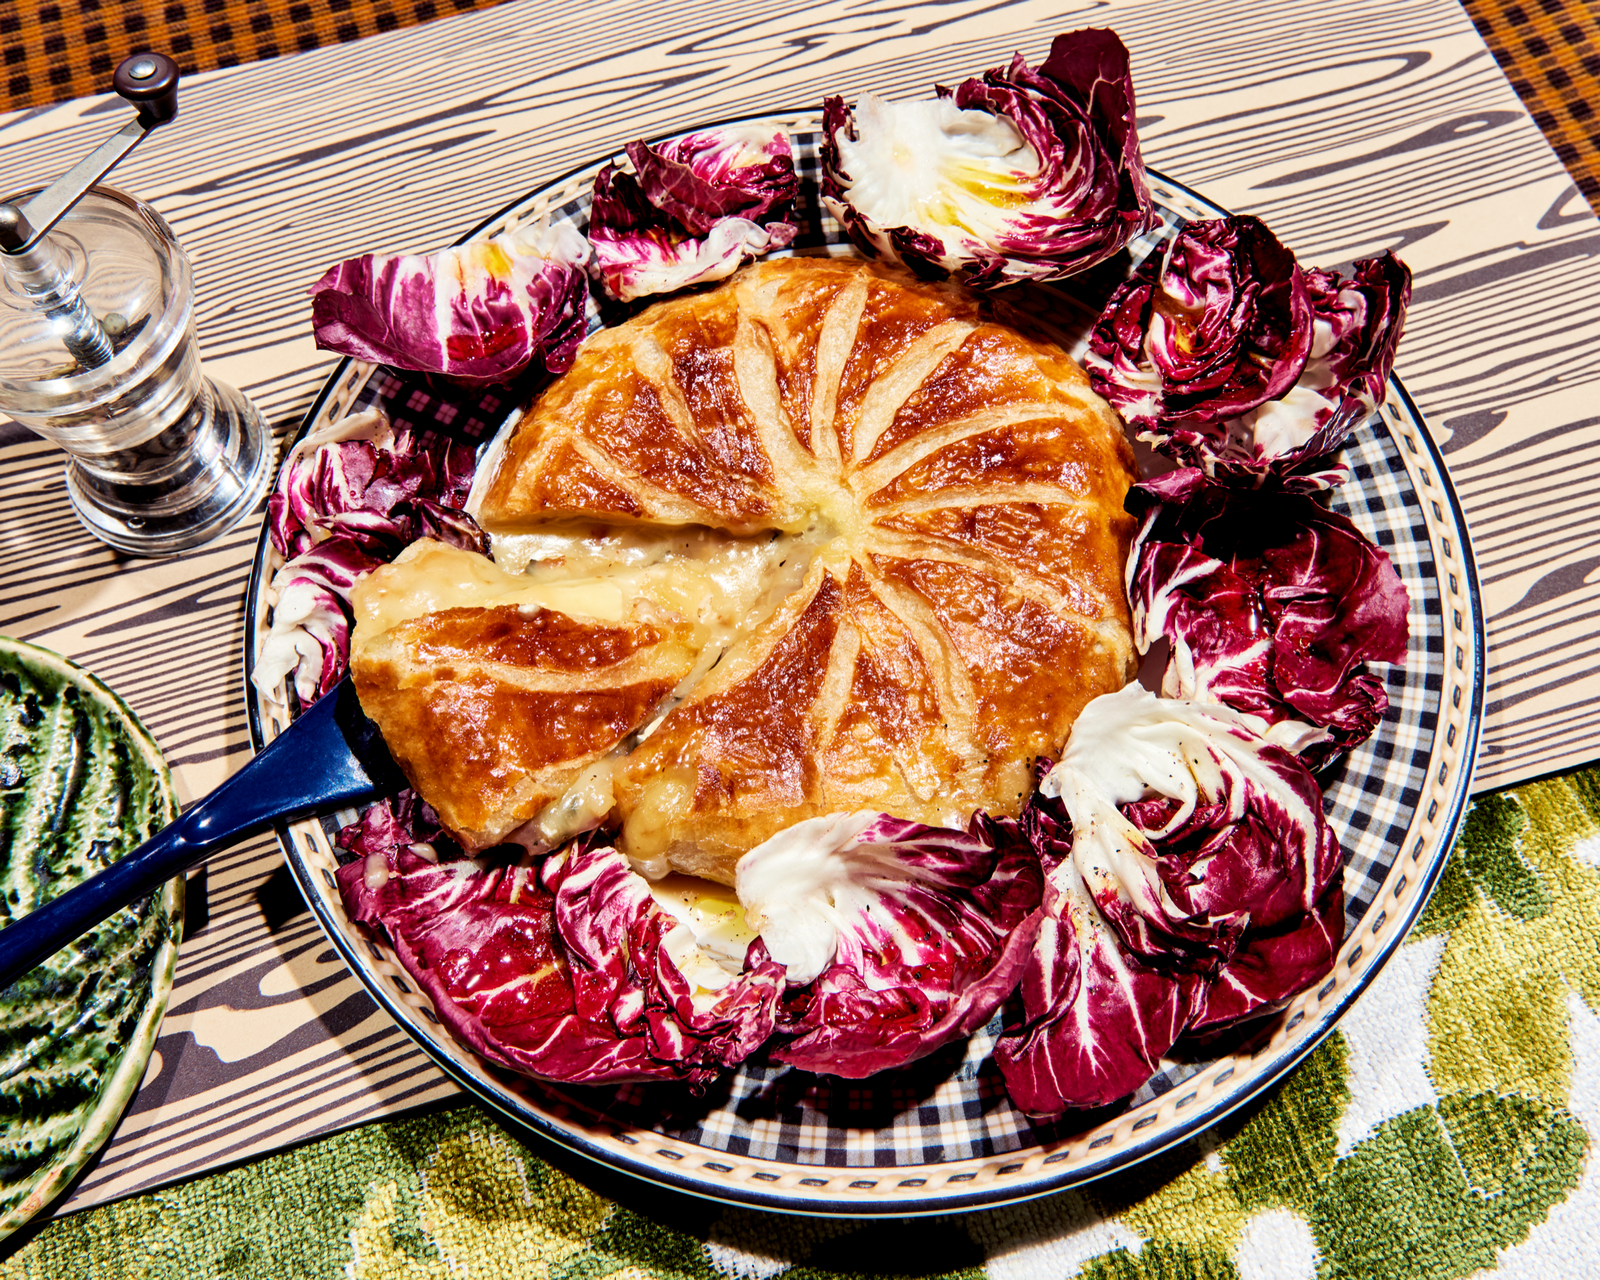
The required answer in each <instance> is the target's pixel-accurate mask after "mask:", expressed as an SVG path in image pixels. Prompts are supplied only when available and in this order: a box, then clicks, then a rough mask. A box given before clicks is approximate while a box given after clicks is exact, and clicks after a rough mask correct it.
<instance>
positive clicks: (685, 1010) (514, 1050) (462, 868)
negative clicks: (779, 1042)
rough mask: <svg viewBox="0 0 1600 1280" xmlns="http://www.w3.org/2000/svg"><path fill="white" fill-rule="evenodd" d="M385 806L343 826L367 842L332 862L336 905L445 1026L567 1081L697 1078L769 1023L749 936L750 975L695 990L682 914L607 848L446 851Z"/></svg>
mask: <svg viewBox="0 0 1600 1280" xmlns="http://www.w3.org/2000/svg"><path fill="white" fill-rule="evenodd" d="M386 808H387V806H386V805H384V804H380V805H377V806H374V809H373V810H370V811H369V813H368V815H367V817H366V818H364V819H363V822H362V824H361V825H360V827H359V828H357V829H352V830H347V831H346V832H344V833H341V840H342V842H343V843H345V844H346V845H347V846H349V847H351V848H353V849H355V850H357V851H358V852H361V853H362V854H363V856H362V857H360V858H358V859H357V860H356V861H354V862H350V863H348V864H346V865H345V866H343V867H341V868H340V869H339V872H338V884H339V892H340V896H341V897H342V898H343V900H344V904H345V909H346V911H348V912H349V914H350V918H351V919H352V920H356V921H359V922H360V923H363V924H366V925H369V926H371V927H373V928H375V929H380V930H382V931H383V933H385V934H386V935H387V936H388V938H389V940H390V942H391V943H392V944H393V946H394V949H395V953H396V954H397V955H398V956H399V958H400V960H401V962H402V963H403V964H404V965H405V967H406V969H407V971H408V972H409V973H410V974H411V975H412V976H413V977H414V978H415V979H416V980H417V982H418V983H420V984H421V985H422V987H423V989H424V990H425V991H426V992H427V993H428V995H429V997H430V998H431V999H432V1001H433V1005H434V1009H435V1011H436V1012H437V1013H438V1016H439V1018H440V1020H441V1021H442V1022H443V1023H444V1025H445V1026H446V1027H447V1028H448V1029H449V1030H450V1031H451V1032H452V1034H454V1035H455V1036H456V1037H457V1038H458V1039H460V1040H462V1041H463V1042H465V1043H466V1044H468V1045H470V1046H471V1047H472V1048H473V1049H475V1050H476V1051H477V1052H478V1053H479V1054H481V1055H482V1056H483V1057H485V1058H487V1059H488V1060H490V1061H491V1062H495V1063H499V1064H501V1065H503V1066H507V1067H510V1068H512V1069H513V1070H516V1071H521V1072H524V1073H527V1074H530V1075H535V1076H540V1077H543V1078H545V1079H550V1080H560V1081H565V1082H569V1083H574V1084H596V1083H604V1082H615V1081H627V1080H685V1081H688V1082H689V1083H691V1084H697V1085H698V1084H703V1083H704V1082H705V1081H707V1080H709V1079H711V1078H713V1077H714V1076H715V1075H716V1074H717V1073H718V1071H719V1070H720V1069H721V1068H722V1067H724V1066H728V1065H731V1064H733V1063H735V1062H738V1061H740V1060H741V1059H742V1058H743V1057H744V1056H745V1055H746V1054H748V1053H749V1052H750V1051H751V1050H753V1049H754V1048H755V1047H756V1046H758V1045H759V1044H760V1043H761V1041H762V1040H763V1039H765V1037H766V1035H767V1033H768V1032H770V1030H771V1027H772V1022H773V1018H774V1016H775V1012H776V1005H777V998H778V993H779V992H780V990H781V989H782V985H783V971H782V969H781V968H780V967H778V966H777V965H775V964H774V963H773V962H772V961H771V960H770V959H767V958H766V956H765V954H764V953H763V952H761V951H760V949H759V947H758V946H757V947H752V948H751V956H750V967H749V969H748V970H747V972H746V973H745V974H743V975H740V976H738V977H732V976H730V977H729V980H728V982H727V983H726V984H725V985H724V987H723V988H722V990H720V991H719V992H715V993H707V992H704V991H702V990H699V989H697V988H695V987H694V986H693V984H691V983H690V982H689V981H688V980H686V979H685V977H684V975H683V973H682V971H681V970H680V969H679V968H678V967H677V965H676V964H675V963H674V961H673V958H672V947H673V945H674V944H673V941H672V939H671V934H672V932H673V930H674V929H678V928H680V927H681V926H679V925H678V924H677V922H676V921H674V920H673V919H672V918H671V917H670V916H667V915H666V913H664V912H662V911H661V910H660V909H659V908H657V907H655V906H654V905H653V902H652V901H651V900H650V895H649V889H648V887H645V888H643V889H642V890H641V889H640V886H641V885H643V883H644V882H643V881H642V880H641V879H640V877H638V876H637V875H635V874H634V873H633V872H631V871H628V870H627V867H626V863H625V862H624V860H623V859H622V856H621V855H620V854H618V853H617V852H616V851H615V850H612V849H594V848H587V849H585V848H582V847H578V848H576V849H574V850H573V851H571V852H568V853H566V854H562V855H554V856H552V857H550V858H547V859H545V860H544V865H543V869H542V874H541V869H540V868H539V867H538V866H537V865H535V864H534V862H533V860H531V859H529V858H526V857H525V858H523V859H522V860H521V861H519V862H517V863H514V864H506V863H495V862H491V861H488V860H486V859H465V858H462V859H455V860H445V861H441V860H439V856H438V854H437V852H436V851H435V850H434V849H433V848H432V846H430V845H428V844H419V843H407V842H406V839H405V837H406V836H407V835H408V834H409V832H408V830H407V827H408V826H409V825H410V824H409V823H408V822H407V821H406V820H405V815H404V814H397V813H395V812H394V811H393V810H391V811H389V812H388V813H387V814H385V813H382V812H381V811H382V810H384V809H386ZM374 812H378V813H379V816H378V818H376V819H373V818H372V813H374ZM636 881H637V882H638V883H637V884H636V883H635V882H636Z"/></svg>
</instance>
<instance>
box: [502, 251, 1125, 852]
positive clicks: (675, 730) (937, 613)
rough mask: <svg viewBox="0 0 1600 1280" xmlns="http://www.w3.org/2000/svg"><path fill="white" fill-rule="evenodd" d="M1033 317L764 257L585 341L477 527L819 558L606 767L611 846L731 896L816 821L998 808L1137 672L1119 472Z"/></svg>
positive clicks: (1111, 440) (861, 274)
mask: <svg viewBox="0 0 1600 1280" xmlns="http://www.w3.org/2000/svg"><path fill="white" fill-rule="evenodd" d="M1025 325H1026V322H1025V321H1023V320H1022V319H1021V318H1020V317H1019V316H1017V315H1011V314H1008V313H1007V312H1006V310H1005V309H1004V307H1003V306H997V305H995V304H992V303H984V302H981V301H980V300H979V299H977V298H975V297H974V296H972V295H970V294H968V293H967V292H965V291H964V290H962V289H960V288H959V287H957V286H953V285H943V284H932V283H927V282H923V281H917V280H915V279H913V278H912V277H911V276H909V275H908V274H905V273H903V272H901V271H899V270H897V269H895V268H891V267H887V266H883V265H880V264H873V263H863V262H859V261H854V260H847V259H803V258H800V259H788V260H784V261H778V262H765V263H760V264H757V265H755V266H753V267H750V268H747V269H746V270H744V271H743V272H741V273H740V274H739V275H738V276H736V277H735V278H734V279H733V280H732V281H730V282H729V283H728V284H727V285H725V286H722V287H720V288H717V289H714V290H711V291H708V292H705V293H701V294H698V295H694V296H690V297H683V298H678V299H674V300H671V301H668V302H664V303H661V304H658V305H656V306H654V307H651V308H650V309H648V310H646V311H645V312H643V313H642V314H641V315H639V316H638V317H636V318H635V319H633V320H631V321H629V322H627V323H625V324H622V325H619V326H617V327H615V328H611V329H607V330H603V331H601V332H599V333H596V334H594V335H592V336H591V337H590V338H589V339H588V340H587V341H586V342H585V344H584V346H583V348H582V350H581V352H580V354H579V357H578V360H577V362H576V363H575V365H574V366H573V369H572V370H571V371H570V372H569V373H568V374H567V375H566V376H565V377H563V378H562V379H561V380H560V381H558V382H557V383H555V384H554V385H553V386H552V387H551V388H550V389H549V390H548V391H547V392H546V393H545V394H544V396H543V397H542V398H541V399H540V401H539V402H538V403H537V404H536V405H535V406H534V407H533V408H532V410H530V412H529V413H528V414H527V415H526V416H525V417H524V419H523V420H522V422H521V424H520V425H519V426H518V428H517V430H516V433H515V435H514V436H513V438H512V439H511V441H510V443H509V445H508V446H507V449H506V451H505V454H504V456H503V458H502V460H501V462H500V465H499V469H498V471H497V472H496V473H495V475H494V477H493V479H492V480H491V481H490V483H489V484H488V487H487V489H486V491H485V496H484V498H483V500H482V502H481V504H480V509H479V512H478V515H479V519H480V521H481V522H482V524H483V525H484V527H485V528H486V529H487V530H489V532H490V533H491V534H500V535H505V534H515V533H519V532H529V531H533V530H537V529H539V528H541V527H547V526H549V525H550V524H552V523H556V522H570V521H573V520H583V519H596V518H598V519H600V520H603V521H606V522H613V523H615V522H624V523H637V524H646V525H667V526H680V525H696V526H704V527H709V528H711V529H716V530H722V531H725V532H726V533H727V534H730V535H752V534H759V533H768V534H772V535H777V536H783V535H790V536H794V537H796V538H797V539H798V542H797V546H801V547H803V548H804V549H805V550H806V552H807V553H808V554H810V555H811V560H810V565H809V569H808V571H807V573H806V575H805V577H804V580H803V585H802V586H801V587H800V588H799V590H797V591H795V592H794V593H793V594H791V595H790V596H789V597H788V598H787V599H786V600H784V601H783V602H782V604H781V605H780V606H778V607H777V608H776V609H775V610H774V611H773V612H772V613H771V614H770V615H769V616H767V617H765V618H764V619H761V620H759V621H758V622H756V623H755V624H754V625H753V626H752V627H750V628H749V630H748V631H747V632H746V633H745V634H744V635H743V636H742V638H741V639H740V640H739V641H738V642H737V643H736V644H735V645H734V646H733V647H732V648H731V649H730V650H729V651H728V652H727V653H726V654H725V655H724V656H723V657H722V659H721V660H720V662H719V663H718V664H717V665H716V666H715V667H714V668H713V669H712V670H711V672H710V673H709V674H708V675H707V676H705V677H704V678H703V679H701V680H700V681H699V683H698V684H696V685H695V686H694V687H693V688H692V689H691V690H690V691H689V692H688V694H687V696H686V697H685V698H684V700H683V701H682V702H681V703H679V704H678V705H677V706H676V707H675V708H674V709H672V710H671V711H670V712H669V713H668V714H667V715H666V717H665V718H664V719H663V720H662V722H661V723H660V725H659V727H658V728H656V729H655V730H654V731H653V732H652V733H651V734H650V735H649V736H648V737H647V738H646V739H645V740H644V741H643V743H642V744H641V745H640V746H639V747H638V748H637V749H636V750H635V751H634V752H633V753H632V755H630V756H629V757H628V759H627V761H626V762H625V764H624V765H623V767H622V768H621V769H620V770H619V771H618V775H617V779H616V804H617V810H618V814H619V816H620V817H621V818H622V819H624V822H625V825H624V832H623V846H624V848H625V849H626V850H627V851H628V852H630V853H632V854H634V855H635V856H639V857H659V856H665V857H667V858H668V859H669V860H670V861H671V862H672V864H673V865H674V866H675V867H677V868H678V869H680V870H684V871H690V872H693V873H696V874H701V875H709V876H711V877H713V878H716V879H720V880H724V881H726V882H729V883H731V881H732V866H733V862H734V861H735V860H736V859H737V857H738V855H739V854H740V853H742V852H743V851H744V850H746V849H748V848H750V847H752V846H753V845H755V844H756V843H759V842H760V841H761V840H762V839H765V838H766V837H767V836H768V835H771V834H772V833H773V832H775V831H777V830H780V829H782V828H783V827H785V826H787V825H789V824H791V823H793V822H795V821H799V820H801V819H803V818H806V817H811V816H815V815H818V814H822V813H828V812H834V811H839V810H852V809H856V808H862V807H865V808H873V809H878V810H882V811H886V812H891V813H895V814H897V815H900V816H903V817H908V818H913V819H916V820H918V821H929V822H944V823H947V824H954V825H962V824H964V823H965V820H966V818H967V816H968V815H970V813H971V812H972V811H973V810H974V809H978V808H983V809H987V810H989V811H991V812H995V813H1006V814H1014V813H1016V812H1017V811H1018V810H1019V809H1020V807H1021V805H1022V803H1023V802H1024V801H1025V800H1026V798H1027V796H1028V794H1029V793H1030V792H1031V790H1032V781H1031V767H1032V764H1033V761H1034V759H1035V758H1036V757H1037V756H1040V755H1049V754H1052V753H1054V752H1056V751H1058V750H1059V749H1060V747H1061V745H1062V743H1063V741H1064V740H1065V738H1066V735H1067V732H1068V730H1069V728H1070V726H1071V723H1072V721H1073V719H1074V718H1075V717H1076V715H1077V713H1078V711H1079V709H1081V707H1082V706H1083V705H1084V704H1085V703H1087V702H1088V701H1089V700H1090V699H1092V698H1093V697H1095V696H1097V695H1098V694H1100V693H1103V692H1107V691H1109V690H1113V689H1116V688H1120V687H1121V686H1122V684H1123V683H1125V681H1126V680H1127V679H1128V678H1129V677H1130V675H1131V673H1132V670H1133V668H1134V650H1133V645H1132V641H1131V634H1130V630H1129V618H1128V609H1127V603H1126V600H1125V598H1124V594H1123V588H1122V582H1121V573H1122V565H1123V562H1124V559H1125V557H1126V553H1127V548H1128V543H1129V540H1130V537H1131V533H1132V521H1131V519H1130V518H1129V517H1128V516H1127V515H1126V514H1125V513H1124V512H1123V510H1122V503H1123V498H1124V496H1125V494H1126V492H1127V489H1128V487H1129V485H1130V484H1131V483H1132V482H1133V480H1134V479H1135V474H1134V471H1133V459H1132V452H1131V450H1130V448H1129V446H1128V444H1127V442H1126V440H1125V438H1124V436H1123V432H1122V428H1121V425H1120V423H1119V422H1118V420H1117V419H1116V417H1115V416H1114V415H1113V414H1112V413H1111V411H1110V410H1109V409H1108V408H1107V407H1106V405H1105V404H1104V402H1103V401H1101V400H1100V399H1099V397H1097V396H1096V395H1095V394H1094V393H1093V391H1092V390H1091V389H1090V387H1089V384H1088V379H1087V378H1086V376H1085V375H1084V373H1083V372H1082V370H1081V369H1079V368H1078V366H1077V365H1076V364H1075V363H1074V362H1073V361H1072V360H1071V359H1070V358H1069V357H1068V356H1067V355H1066V353H1065V352H1064V351H1063V350H1062V349H1061V348H1060V347H1059V346H1058V345H1056V344H1055V343H1054V342H1053V341H1051V340H1050V339H1049V338H1048V337H1046V336H1044V335H1043V334H1040V333H1035V332H1031V331H1029V330H1028V329H1027V328H1026V327H1025Z"/></svg>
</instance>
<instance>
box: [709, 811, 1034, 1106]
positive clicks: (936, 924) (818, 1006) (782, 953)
mask: <svg viewBox="0 0 1600 1280" xmlns="http://www.w3.org/2000/svg"><path fill="white" fill-rule="evenodd" d="M738 881H739V883H738V892H739V899H740V901H741V902H742V903H743V904H744V907H745V915H746V919H747V920H748V921H749V923H750V924H751V926H752V927H754V928H757V929H758V930H759V931H760V934H761V938H762V940H763V941H764V942H765V943H766V944H767V947H768V949H769V950H770V951H771V952H772V955H773V957H774V959H777V960H779V961H780V962H781V963H783V964H784V965H785V966H786V967H787V970H788V980H789V982H790V983H791V989H790V992H789V994H788V996H787V997H786V999H785V1001H784V1005H783V1010H782V1013H781V1016H780V1019H779V1023H778V1030H779V1032H780V1033H781V1034H782V1035H785V1036H787V1037H789V1039H788V1040H787V1041H786V1042H785V1043H783V1044H781V1045H780V1046H779V1047H778V1048H776V1049H774V1050H773V1052H772V1056H773V1057H774V1058H775V1059H777V1060H778V1061H780V1062H786V1063H789V1064H790V1065H792V1066H796V1067H800V1068H802V1069H803V1070H806V1071H815V1072H818V1073H825V1074H830V1075H836V1076H845V1077H848V1078H851V1079H860V1078H863V1077H866V1076H870V1075H873V1074H875V1073H876V1072H879V1071H887V1070H890V1069H893V1068H895V1067H900V1066H904V1065H905V1064H906V1063H908V1062H913V1061H915V1060H916V1059H918V1058H921V1057H923V1056H925V1055H926V1054H929V1053H932V1052H933V1051H934V1050H935V1049H938V1048H939V1047H940V1046H942V1045H945V1044H948V1043H949V1042H950V1041H952V1040H955V1039H958V1038H960V1037H962V1036H966V1035H970V1034H971V1033H972V1032H973V1031H975V1030H977V1029H978V1028H979V1027H981V1026H983V1025H984V1024H985V1023H986V1022H988V1020H989V1019H990V1018H991V1017H992V1016H993V1015H994V1013H995V1011H996V1010H997V1009H998V1008H999V1007H1000V1005H1001V1003H1002V1002H1003V1001H1004V1000H1005V998H1006V996H1007V995H1009V994H1010V992H1011V991H1012V989H1013V988H1014V987H1015V986H1016V984H1017V979H1018V976H1019V974H1020V972H1021V969H1022V966H1023V964H1024V962H1025V961H1026V959H1027V956H1028V952H1029V948H1030V945H1031V943H1032V940H1033V933H1034V930H1035V929H1036V928H1037V925H1038V920H1039V916H1038V912H1037V908H1038V905H1039V898H1040V892H1041V873H1040V866H1039V859H1038V854H1037V853H1036V852H1035V851H1034V849H1033V847H1032V845H1031V844H1030V843H1029V842H1028V841H1027V840H1026V839H1025V838H1023V836H1022V835H1021V833H1020V831H1019V830H1018V829H1017V826H1016V824H1015V823H1014V822H1011V821H997V820H991V819H988V818H986V817H984V816H983V815H979V816H978V817H975V818H974V819H973V822H972V825H971V827H970V828H969V829H968V831H966V832H961V831H952V830H948V829H946V828H943V827H928V826H923V825H921V824H918V823H914V822H907V821H905V820H903V819H899V818H891V817H889V816H887V815H883V814H874V813H868V812H863V813H857V814H834V815H831V816H829V817H826V818H815V819H811V820H808V821H806V822H801V823H798V824H797V825H795V826H793V827H790V828H789V829H788V830H786V831H783V832H780V833H779V834H778V835H776V836H774V837H773V838H772V839H770V840H768V841H766V842H765V843H764V844H762V845H759V846H757V847H756V848H755V849H752V850H751V851H750V852H749V853H747V854H746V855H745V856H744V857H743V858H741V859H740V861H739V868H738Z"/></svg>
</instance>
